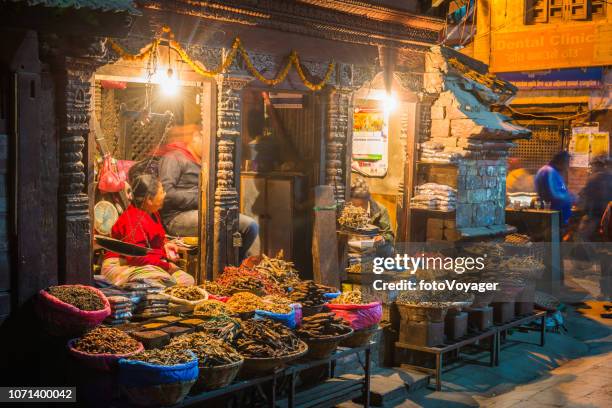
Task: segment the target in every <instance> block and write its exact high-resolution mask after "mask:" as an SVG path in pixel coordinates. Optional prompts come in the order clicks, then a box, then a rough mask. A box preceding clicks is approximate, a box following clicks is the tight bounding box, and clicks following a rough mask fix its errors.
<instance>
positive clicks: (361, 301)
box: [331, 290, 375, 305]
mask: <svg viewBox="0 0 612 408" xmlns="http://www.w3.org/2000/svg"><path fill="white" fill-rule="evenodd" d="M374 300H375V299H374V298H373V297H372V296H370V295H367V294H365V293H361V292H360V291H358V290H349V291H347V292H342V293H341V294H340V296H338V297H337V298H335V299H333V300H332V301H331V303H334V304H338V305H367V304H368V303H372V302H373V301H374Z"/></svg>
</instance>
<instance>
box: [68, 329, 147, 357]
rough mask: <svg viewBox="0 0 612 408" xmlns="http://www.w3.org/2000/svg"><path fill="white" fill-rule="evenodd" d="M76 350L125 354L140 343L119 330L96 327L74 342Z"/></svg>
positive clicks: (131, 351)
mask: <svg viewBox="0 0 612 408" xmlns="http://www.w3.org/2000/svg"><path fill="white" fill-rule="evenodd" d="M74 348H75V349H76V350H78V351H82V352H84V353H91V354H127V353H133V352H134V351H136V350H138V349H139V348H140V344H139V343H138V342H137V341H136V340H134V339H133V338H131V337H130V336H129V335H127V334H126V333H124V332H122V331H121V330H118V329H114V328H110V327H97V328H95V329H93V330H92V331H90V332H89V333H86V334H85V335H84V336H83V337H81V338H80V339H78V340H77V341H76V342H75V343H74Z"/></svg>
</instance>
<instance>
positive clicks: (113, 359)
mask: <svg viewBox="0 0 612 408" xmlns="http://www.w3.org/2000/svg"><path fill="white" fill-rule="evenodd" d="M77 340H78V339H72V340H70V341H68V354H70V355H71V356H72V357H73V358H74V359H75V360H78V361H79V362H80V363H82V364H83V365H85V366H87V367H89V368H93V369H95V370H100V371H113V370H115V369H116V368H117V363H118V362H119V360H120V359H122V358H125V357H129V356H131V355H134V354H136V353H140V352H141V351H143V350H144V346H143V345H142V343H140V342H138V349H136V350H135V351H132V352H131V353H125V354H108V353H104V354H94V353H86V352H84V351H80V350H77V349H75V348H74V344H75V343H76V341H77Z"/></svg>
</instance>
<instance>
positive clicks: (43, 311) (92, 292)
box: [36, 285, 111, 336]
mask: <svg viewBox="0 0 612 408" xmlns="http://www.w3.org/2000/svg"><path fill="white" fill-rule="evenodd" d="M36 311H37V314H38V316H39V318H40V319H41V321H42V323H43V326H44V327H45V329H46V331H47V332H48V333H49V334H52V335H56V336H80V335H81V334H83V333H84V332H85V331H87V330H89V329H91V328H94V327H96V326H98V325H99V324H101V323H102V321H103V320H104V319H106V317H107V316H108V315H110V313H111V309H110V303H109V301H108V299H107V298H106V296H104V293H102V292H101V291H100V290H98V289H96V288H94V287H91V286H85V285H61V286H50V287H49V288H47V289H43V290H41V291H40V292H38V299H37V302H36Z"/></svg>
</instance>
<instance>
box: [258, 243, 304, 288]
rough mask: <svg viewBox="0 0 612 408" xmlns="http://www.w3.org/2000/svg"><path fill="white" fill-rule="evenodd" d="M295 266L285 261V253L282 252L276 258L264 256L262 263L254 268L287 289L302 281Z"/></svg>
mask: <svg viewBox="0 0 612 408" xmlns="http://www.w3.org/2000/svg"><path fill="white" fill-rule="evenodd" d="M293 266H294V264H293V262H290V261H286V260H285V259H284V253H283V251H282V250H281V251H279V253H278V254H277V255H276V257H274V258H270V257H268V256H266V255H265V254H264V255H262V256H261V261H260V262H259V263H258V264H257V265H256V266H255V267H254V270H255V271H257V272H259V273H260V274H262V275H264V276H266V277H267V278H269V279H270V280H271V281H274V282H275V283H277V284H278V285H280V286H282V287H284V288H286V287H293V286H294V285H295V284H297V283H298V282H299V280H300V279H299V273H298V271H297V269H295V268H294V267H293Z"/></svg>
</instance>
